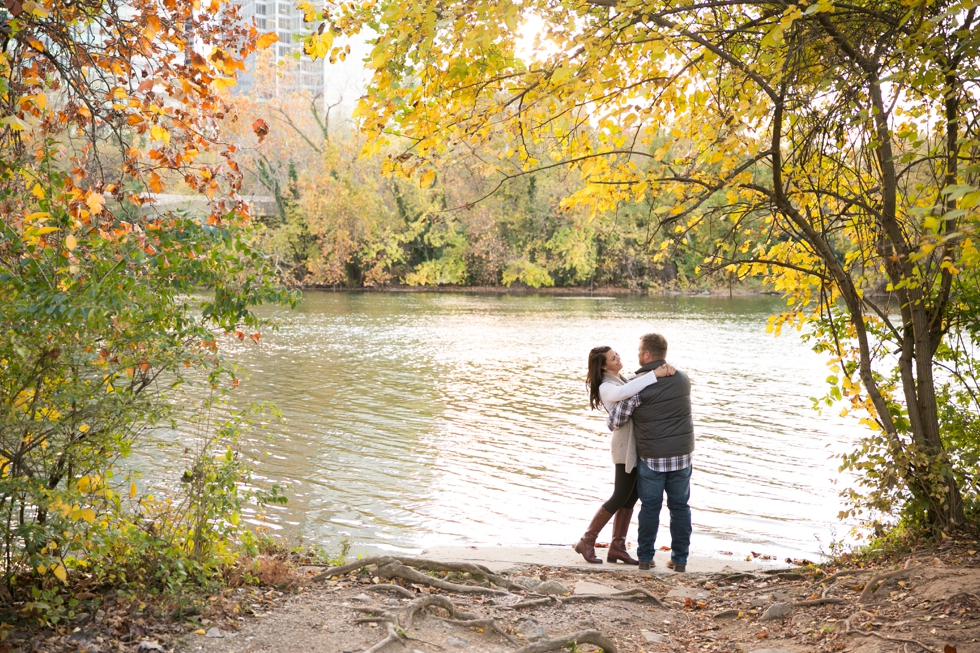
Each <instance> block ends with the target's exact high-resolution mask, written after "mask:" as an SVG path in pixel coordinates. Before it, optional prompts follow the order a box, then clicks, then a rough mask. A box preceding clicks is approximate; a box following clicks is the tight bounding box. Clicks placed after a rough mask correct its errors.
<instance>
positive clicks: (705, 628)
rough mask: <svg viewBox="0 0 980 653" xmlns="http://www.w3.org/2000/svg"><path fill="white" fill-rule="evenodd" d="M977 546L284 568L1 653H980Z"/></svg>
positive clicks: (96, 614)
mask: <svg viewBox="0 0 980 653" xmlns="http://www.w3.org/2000/svg"><path fill="white" fill-rule="evenodd" d="M978 547H980V544H978V541H977V540H976V539H975V538H967V537H964V538H959V539H953V538H949V539H945V540H944V541H942V542H941V543H939V544H938V545H935V546H930V547H926V548H920V549H918V550H916V551H913V552H911V553H904V554H902V555H893V556H885V557H881V558H878V559H876V560H874V561H870V562H865V561H857V560H853V559H848V557H847V556H844V559H842V560H838V561H836V562H835V563H829V564H826V565H821V566H814V565H806V566H801V567H795V568H786V567H783V568H776V569H774V568H765V567H762V566H761V565H748V567H747V568H746V569H744V570H742V571H736V570H733V569H721V570H718V571H712V572H704V571H701V572H698V571H695V572H689V573H685V574H677V573H673V572H671V571H669V570H667V569H665V568H664V567H663V566H657V567H655V568H654V569H651V570H650V571H645V572H640V571H639V570H638V569H636V568H635V567H626V566H625V565H620V564H602V565H587V566H584V567H582V566H579V565H574V564H573V565H571V566H569V565H565V564H551V565H545V564H510V566H509V567H507V568H504V569H501V570H499V571H495V570H493V569H488V568H486V567H481V566H477V565H476V564H474V563H472V562H467V561H466V560H459V559H451V558H450V557H449V556H451V555H460V556H465V553H464V552H461V551H457V550H443V551H439V552H436V551H430V552H429V553H428V554H426V557H419V558H414V557H399V558H398V559H394V558H391V557H378V556H375V557H370V558H365V559H361V560H356V561H354V562H353V563H352V564H349V565H345V566H343V567H332V568H330V567H328V566H327V564H324V563H320V564H316V563H315V561H314V560H313V559H311V558H308V557H305V556H303V555H300V554H296V553H292V554H286V553H280V554H277V555H266V556H262V557H260V558H258V559H256V560H254V561H251V563H249V565H248V568H249V569H251V570H252V571H253V572H254V574H252V575H250V576H246V575H243V574H241V573H236V574H231V575H229V577H228V578H227V579H226V580H227V584H226V585H225V586H224V587H215V588H211V590H210V591H208V592H207V593H202V594H200V595H198V596H191V595H187V596H185V597H184V600H183V602H182V604H180V605H178V606H173V605H171V609H169V610H163V609H162V605H161V604H160V603H159V602H158V599H156V600H155V599H154V597H136V596H128V597H127V596H124V595H121V594H117V593H114V592H108V591H107V592H105V593H104V594H103V595H101V596H99V597H96V598H91V599H88V600H87V601H86V604H87V605H88V606H89V607H90V611H89V612H86V613H82V614H81V615H79V618H77V619H76V620H75V622H74V623H70V624H60V625H57V626H56V627H54V628H51V629H49V630H46V631H32V632H28V631H24V630H12V629H11V628H10V627H9V626H5V627H4V628H3V629H2V630H0V632H2V633H3V638H2V639H0V651H3V653H15V652H16V653H28V652H32V653H33V652H40V651H44V652H51V653H53V652H56V651H58V652H60V651H73V652H74V651H86V652H88V653H103V652H108V651H165V652H168V653H176V652H180V653H185V652H186V653H192V652H193V653H196V652H198V651H202V652H204V653H233V652H234V653H242V652H249V653H259V652H262V653H293V652H295V651H304V652H306V651H314V652H321V653H344V652H353V651H359V652H360V651H373V652H374V653H378V652H379V651H382V649H383V651H384V652H385V653H388V652H392V653H402V652H409V651H411V652H416V651H418V652H421V653H428V652H429V651H448V652H450V653H454V652H457V651H458V652H462V653H505V652H507V651H516V652H518V653H534V652H536V653H545V652H546V651H560V650H562V648H568V647H569V646H571V647H572V649H571V650H574V651H579V652H580V653H589V652H591V651H596V650H598V648H599V647H602V648H604V649H605V650H606V651H607V653H642V652H646V653H649V652H653V651H662V652H667V651H670V652H679V651H682V652H691V653H693V652H694V651H715V652H725V653H753V652H754V653H763V652H765V653H813V652H817V651H848V652H853V653H892V652H894V651H900V652H903V653H904V652H905V651H909V652H910V653H911V652H913V651H932V652H935V653H940V652H942V653H980V591H978V588H980V554H978ZM471 551H472V550H471ZM476 551H477V552H479V549H477V550H476ZM469 555H470V557H473V556H475V555H480V554H479V553H475V554H469ZM507 555H511V554H507ZM443 556H446V557H443ZM658 557H659V556H658ZM693 567H694V564H693V560H692V565H691V566H690V567H689V569H691V568H693ZM241 571H242V569H239V572H241ZM382 642H385V644H384V645H383V646H379V645H380V644H381V643H382ZM589 642H591V644H589Z"/></svg>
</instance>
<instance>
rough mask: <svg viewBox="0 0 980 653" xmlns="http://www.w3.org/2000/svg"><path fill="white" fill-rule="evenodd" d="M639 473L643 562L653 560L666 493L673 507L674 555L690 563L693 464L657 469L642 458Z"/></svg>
mask: <svg viewBox="0 0 980 653" xmlns="http://www.w3.org/2000/svg"><path fill="white" fill-rule="evenodd" d="M636 465H637V469H638V470H639V475H638V478H637V480H636V489H637V492H638V493H639V495H640V501H641V504H642V505H641V506H640V518H639V519H640V529H639V534H638V535H637V538H636V539H637V547H636V555H637V558H639V560H640V562H651V561H652V560H653V554H654V553H655V552H656V550H657V547H656V543H657V531H658V530H659V529H660V507H661V506H662V505H663V500H664V493H666V494H667V509H668V510H670V559H671V560H673V561H674V564H677V565H686V564H687V554H688V552H689V550H690V548H691V530H692V529H691V507H690V506H689V505H687V502H688V500H690V498H691V467H685V468H684V469H679V470H677V471H676V472H655V471H653V470H652V469H650V468H649V467H648V466H647V464H646V463H644V462H643V461H642V460H638V461H636Z"/></svg>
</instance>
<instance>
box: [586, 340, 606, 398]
mask: <svg viewBox="0 0 980 653" xmlns="http://www.w3.org/2000/svg"><path fill="white" fill-rule="evenodd" d="M610 349H612V347H593V348H592V351H590V352H589V373H588V374H587V375H586V376H585V382H586V383H587V384H588V386H589V407H590V408H592V409H593V410H598V409H599V408H603V405H602V399H600V398H599V386H600V385H602V367H603V366H604V365H605V364H606V352H607V351H609V350H610Z"/></svg>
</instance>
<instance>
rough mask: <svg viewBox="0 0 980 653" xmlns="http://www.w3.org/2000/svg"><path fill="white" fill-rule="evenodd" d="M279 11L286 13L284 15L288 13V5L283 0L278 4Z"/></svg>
mask: <svg viewBox="0 0 980 653" xmlns="http://www.w3.org/2000/svg"><path fill="white" fill-rule="evenodd" d="M279 13H280V14H286V15H288V14H289V5H288V4H286V3H285V2H283V3H282V4H280V5H279Z"/></svg>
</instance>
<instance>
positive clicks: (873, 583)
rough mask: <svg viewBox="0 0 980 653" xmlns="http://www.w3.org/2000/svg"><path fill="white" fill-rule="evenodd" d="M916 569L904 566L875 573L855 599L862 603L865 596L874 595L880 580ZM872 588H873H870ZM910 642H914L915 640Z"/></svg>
mask: <svg viewBox="0 0 980 653" xmlns="http://www.w3.org/2000/svg"><path fill="white" fill-rule="evenodd" d="M916 569H918V567H906V568H905V569H899V570H897V571H889V572H888V573H885V574H877V575H875V576H872V577H871V580H869V581H868V583H867V584H866V585H865V586H864V590H862V592H861V596H859V597H858V599H857V600H858V603H864V602H865V598H866V597H871V596H874V593H875V592H876V591H878V588H877V585H878V583H881V582H882V581H886V580H888V579H889V578H894V577H895V576H901V575H903V574H908V573H910V572H912V571H915V570H916ZM872 588H875V589H874V590H872ZM912 643H913V644H914V643H915V642H912Z"/></svg>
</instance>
